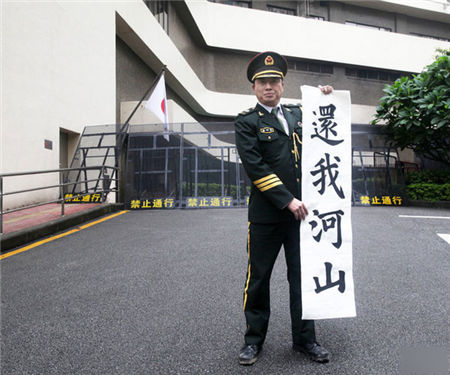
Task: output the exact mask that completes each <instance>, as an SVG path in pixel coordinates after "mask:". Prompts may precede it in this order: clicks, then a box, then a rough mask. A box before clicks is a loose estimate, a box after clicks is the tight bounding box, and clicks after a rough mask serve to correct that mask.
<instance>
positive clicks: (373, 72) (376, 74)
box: [345, 68, 407, 82]
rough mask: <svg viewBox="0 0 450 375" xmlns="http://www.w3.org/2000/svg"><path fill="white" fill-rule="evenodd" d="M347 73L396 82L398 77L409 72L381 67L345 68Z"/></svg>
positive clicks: (362, 77)
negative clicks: (382, 68)
mask: <svg viewBox="0 0 450 375" xmlns="http://www.w3.org/2000/svg"><path fill="white" fill-rule="evenodd" d="M345 75H346V76H347V77H354V78H361V79H370V80H375V81H390V82H394V81H395V80H396V79H398V78H400V77H402V76H405V75H407V74H406V73H404V74H402V73H400V72H389V71H387V70H381V69H364V68H345Z"/></svg>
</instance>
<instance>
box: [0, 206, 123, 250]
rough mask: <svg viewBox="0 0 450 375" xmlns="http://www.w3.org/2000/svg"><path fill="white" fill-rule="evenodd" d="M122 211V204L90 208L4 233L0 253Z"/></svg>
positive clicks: (0, 243) (0, 242)
mask: <svg viewBox="0 0 450 375" xmlns="http://www.w3.org/2000/svg"><path fill="white" fill-rule="evenodd" d="M122 209H123V204H122V203H108V204H105V205H101V206H98V207H93V208H90V209H88V210H86V211H81V212H77V213H74V214H71V215H68V216H64V217H61V218H58V219H56V220H53V221H50V222H48V223H43V224H39V225H36V226H34V227H31V228H26V229H22V230H18V231H17V232H11V233H6V234H4V235H2V236H1V241H0V249H1V252H4V251H5V250H10V249H12V248H15V247H18V246H20V245H24V244H26V243H30V242H33V241H35V240H37V239H40V238H42V237H46V236H48V235H51V234H54V233H57V232H60V231H62V230H64V229H67V228H70V227H73V226H75V225H78V224H81V223H84V222H86V221H89V220H92V219H95V218H97V217H99V216H104V215H106V214H108V213H111V212H115V211H119V210H122Z"/></svg>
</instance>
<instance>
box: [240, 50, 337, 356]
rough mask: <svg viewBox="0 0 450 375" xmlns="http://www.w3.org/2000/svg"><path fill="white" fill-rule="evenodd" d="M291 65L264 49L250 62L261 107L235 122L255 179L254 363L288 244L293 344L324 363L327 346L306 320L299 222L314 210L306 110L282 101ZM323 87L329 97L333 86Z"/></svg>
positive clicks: (251, 214) (251, 227)
mask: <svg viewBox="0 0 450 375" xmlns="http://www.w3.org/2000/svg"><path fill="white" fill-rule="evenodd" d="M286 73H287V62H286V60H285V58H284V57H282V56H281V55H279V54H278V53H275V52H263V53H260V54H258V55H256V56H255V57H254V58H253V59H252V60H251V61H250V63H249V65H248V68H247V77H248V79H249V81H250V82H251V83H252V88H253V91H254V93H255V95H256V98H257V100H258V104H257V105H256V107H254V108H253V109H250V110H248V111H245V112H243V113H241V114H239V116H238V117H237V118H236V120H235V131H236V146H237V149H238V152H239V156H240V158H241V160H242V163H243V165H244V168H245V170H246V172H247V175H248V176H249V178H250V180H251V181H252V183H253V185H252V189H251V193H250V201H249V209H248V219H249V223H248V241H247V251H248V269H247V278H246V282H245V287H244V313H245V319H246V322H247V329H246V332H245V336H244V340H245V345H244V346H243V347H242V349H241V351H240V353H239V363H240V364H242V365H251V364H253V363H255V362H256V360H257V359H258V356H259V354H260V352H261V349H262V346H263V343H264V340H265V337H266V333H267V328H268V324H269V315H270V296H269V286H270V275H271V273H272V269H273V266H274V263H275V260H276V258H277V256H278V253H279V251H280V249H281V245H283V246H284V251H285V258H286V264H287V277H288V281H289V299H290V312H291V324H292V340H293V349H294V350H295V351H300V352H303V353H306V354H307V355H309V356H310V357H311V358H312V359H313V360H315V361H317V362H328V359H329V354H328V351H327V350H326V349H325V348H324V347H322V346H320V345H319V344H318V343H317V342H316V337H315V331H314V321H312V320H302V318H301V317H302V302H301V286H300V280H301V278H300V220H304V219H305V217H306V215H308V210H307V208H306V205H305V203H304V202H302V200H301V183H300V181H301V165H300V154H301V153H300V151H301V136H302V128H301V124H302V123H301V121H302V112H301V108H300V107H299V106H287V105H281V104H280V99H281V96H282V94H283V89H284V81H283V79H284V77H285V75H286ZM319 88H320V89H321V90H322V92H323V93H324V94H328V93H330V92H331V91H332V87H330V86H325V87H321V86H319Z"/></svg>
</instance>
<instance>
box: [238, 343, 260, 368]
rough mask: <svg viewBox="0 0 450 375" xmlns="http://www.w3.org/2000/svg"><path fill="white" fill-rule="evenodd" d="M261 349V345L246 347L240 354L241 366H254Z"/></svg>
mask: <svg viewBox="0 0 450 375" xmlns="http://www.w3.org/2000/svg"><path fill="white" fill-rule="evenodd" d="M261 349H262V346H261V345H244V346H243V347H242V348H241V351H240V352H239V364H241V365H244V366H245V365H247V366H248V365H253V364H254V363H255V362H256V361H257V359H258V355H259V353H261Z"/></svg>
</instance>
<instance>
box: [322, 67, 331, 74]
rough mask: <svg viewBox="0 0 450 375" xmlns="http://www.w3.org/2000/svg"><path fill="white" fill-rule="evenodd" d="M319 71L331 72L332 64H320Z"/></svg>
mask: <svg viewBox="0 0 450 375" xmlns="http://www.w3.org/2000/svg"><path fill="white" fill-rule="evenodd" d="M320 71H321V72H322V73H327V74H333V65H321V67H320Z"/></svg>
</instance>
